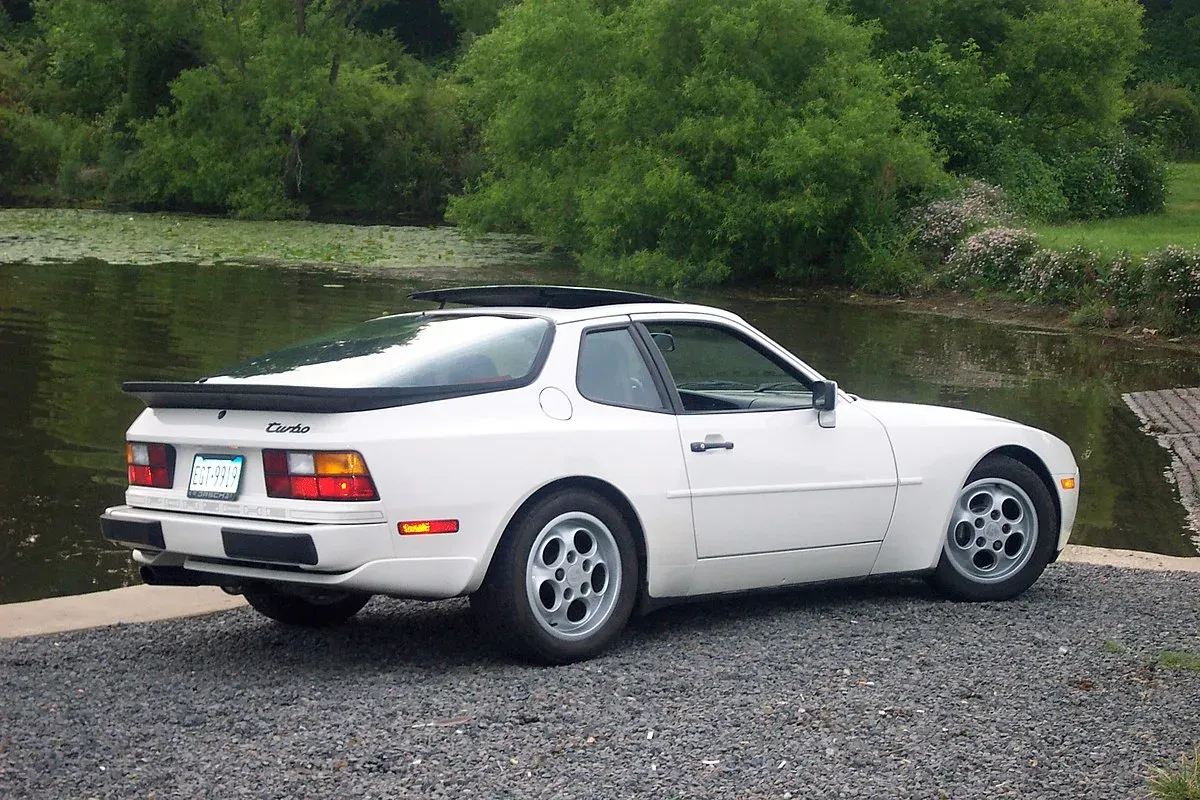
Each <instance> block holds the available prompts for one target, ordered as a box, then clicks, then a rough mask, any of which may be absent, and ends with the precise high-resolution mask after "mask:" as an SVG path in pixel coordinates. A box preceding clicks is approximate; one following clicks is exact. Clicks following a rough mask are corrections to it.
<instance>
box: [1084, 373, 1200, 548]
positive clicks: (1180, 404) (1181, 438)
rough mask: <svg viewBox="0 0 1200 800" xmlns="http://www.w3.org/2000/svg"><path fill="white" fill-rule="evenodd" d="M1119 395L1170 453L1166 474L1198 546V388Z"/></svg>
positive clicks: (1199, 519)
mask: <svg viewBox="0 0 1200 800" xmlns="http://www.w3.org/2000/svg"><path fill="white" fill-rule="evenodd" d="M1121 399H1122V400H1124V401H1125V404H1126V405H1128V406H1129V407H1130V409H1132V410H1133V413H1134V414H1137V417H1138V419H1139V420H1141V422H1142V430H1143V431H1145V432H1146V433H1147V434H1149V435H1151V436H1153V437H1154V440H1155V441H1156V442H1158V443H1159V445H1161V446H1162V447H1163V448H1165V449H1166V451H1167V452H1168V453H1170V454H1171V471H1170V473H1168V475H1167V477H1168V478H1169V479H1170V480H1171V481H1173V482H1174V483H1175V485H1176V486H1177V487H1178V488H1179V501H1180V502H1181V503H1182V504H1183V507H1184V509H1185V510H1186V511H1187V519H1188V528H1189V529H1190V530H1191V532H1192V538H1193V540H1194V541H1195V542H1196V547H1197V548H1200V388H1183V389H1163V390H1161V391H1156V392H1131V393H1129V394H1123V395H1121ZM1086 479H1087V476H1086V475H1085V476H1084V480H1086Z"/></svg>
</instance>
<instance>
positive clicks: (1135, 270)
mask: <svg viewBox="0 0 1200 800" xmlns="http://www.w3.org/2000/svg"><path fill="white" fill-rule="evenodd" d="M1145 276H1146V272H1145V262H1144V261H1142V260H1141V259H1137V260H1135V259H1132V258H1130V257H1129V254H1128V253H1120V254H1118V255H1116V256H1114V257H1113V258H1112V259H1111V260H1110V261H1109V262H1108V263H1107V264H1105V265H1104V268H1103V269H1101V270H1100V274H1099V276H1098V278H1097V281H1096V283H1097V286H1098V287H1099V289H1100V294H1101V296H1103V297H1104V299H1105V300H1107V301H1108V302H1109V303H1111V304H1113V305H1114V306H1117V307H1119V308H1124V309H1127V310H1133V309H1137V308H1140V307H1141V306H1142V305H1144V304H1145V302H1146V280H1145Z"/></svg>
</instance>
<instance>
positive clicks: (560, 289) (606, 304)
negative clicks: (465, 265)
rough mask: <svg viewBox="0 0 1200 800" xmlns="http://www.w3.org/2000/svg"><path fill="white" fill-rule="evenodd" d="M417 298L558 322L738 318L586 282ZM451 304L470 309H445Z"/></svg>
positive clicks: (487, 288) (436, 291)
mask: <svg viewBox="0 0 1200 800" xmlns="http://www.w3.org/2000/svg"><path fill="white" fill-rule="evenodd" d="M409 296H410V297H411V298H412V299H414V300H431V301H433V302H437V303H440V304H441V306H440V308H439V309H438V310H443V309H444V310H445V311H446V312H448V313H451V314H462V313H471V311H473V310H475V309H480V310H482V309H486V310H487V312H488V313H509V314H521V315H530V316H539V317H545V318H547V319H550V320H552V321H553V322H554V323H555V324H562V323H567V322H579V321H583V320H589V319H597V318H600V317H612V316H624V315H628V314H645V313H655V312H667V313H677V314H678V313H700V314H711V315H714V316H719V317H724V318H726V319H739V317H738V316H737V315H736V314H733V313H731V312H728V311H725V310H723V309H719V308H715V307H713V306H705V305H699V304H694V303H682V302H678V301H676V300H671V299H668V298H665V297H656V296H654V295H649V294H642V293H640V292H627V291H622V290H618V289H600V288H593V287H583V286H545V285H540V284H529V285H518V284H509V285H502V286H465V287H455V288H449V289H433V290H429V291H422V292H413V293H412V294H411V295H409ZM447 303H459V304H462V305H464V306H466V307H464V308H461V309H447V308H446V304H447Z"/></svg>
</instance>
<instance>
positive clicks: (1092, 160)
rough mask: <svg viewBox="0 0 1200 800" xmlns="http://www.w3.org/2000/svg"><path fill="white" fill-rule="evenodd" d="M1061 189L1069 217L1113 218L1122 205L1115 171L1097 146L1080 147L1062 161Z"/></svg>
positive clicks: (1121, 208)
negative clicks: (1081, 148) (1079, 149)
mask: <svg viewBox="0 0 1200 800" xmlns="http://www.w3.org/2000/svg"><path fill="white" fill-rule="evenodd" d="M1062 189H1063V194H1064V195H1065V196H1066V198H1067V205H1068V208H1069V213H1070V216H1071V218H1072V219H1099V218H1101V217H1115V216H1118V215H1119V214H1121V212H1122V211H1123V210H1124V207H1125V202H1124V199H1123V198H1122V197H1121V184H1120V183H1119V182H1118V180H1117V173H1116V170H1115V169H1114V168H1113V165H1112V163H1111V162H1110V161H1109V159H1108V154H1107V153H1105V152H1104V151H1103V150H1101V149H1100V148H1098V147H1089V148H1088V149H1086V150H1082V151H1080V152H1078V153H1076V154H1074V155H1073V156H1071V157H1070V158H1069V159H1068V160H1067V161H1066V163H1064V164H1063V167H1062Z"/></svg>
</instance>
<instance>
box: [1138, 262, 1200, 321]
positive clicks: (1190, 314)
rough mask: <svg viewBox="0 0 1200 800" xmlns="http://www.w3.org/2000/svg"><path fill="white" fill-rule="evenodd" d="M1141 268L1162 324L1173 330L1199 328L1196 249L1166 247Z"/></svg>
mask: <svg viewBox="0 0 1200 800" xmlns="http://www.w3.org/2000/svg"><path fill="white" fill-rule="evenodd" d="M1143 269H1144V270H1145V273H1146V284H1147V288H1148V289H1149V290H1150V294H1151V298H1152V299H1153V301H1154V303H1155V306H1156V307H1157V308H1158V309H1159V311H1160V313H1161V314H1162V315H1163V316H1164V321H1169V323H1170V325H1171V327H1173V328H1175V329H1176V330H1195V329H1197V328H1200V250H1187V249H1185V248H1182V247H1175V246H1174V245H1168V246H1167V247H1164V248H1162V249H1161V250H1155V251H1154V252H1153V253H1151V254H1150V255H1148V256H1146V260H1145V261H1144V262H1143Z"/></svg>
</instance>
